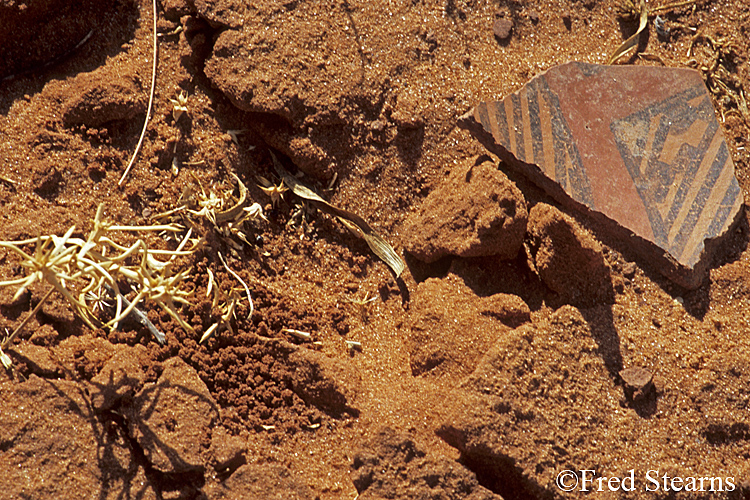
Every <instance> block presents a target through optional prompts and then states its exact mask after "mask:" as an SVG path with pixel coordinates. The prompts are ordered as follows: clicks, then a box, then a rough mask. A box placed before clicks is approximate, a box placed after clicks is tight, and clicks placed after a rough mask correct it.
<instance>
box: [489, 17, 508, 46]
mask: <svg viewBox="0 0 750 500" xmlns="http://www.w3.org/2000/svg"><path fill="white" fill-rule="evenodd" d="M512 31H513V21H512V20H511V19H507V18H504V17H503V18H500V19H498V20H497V21H495V23H494V24H493V25H492V34H493V35H495V38H497V39H498V40H500V41H505V40H507V39H508V38H510V35H511V33H512Z"/></svg>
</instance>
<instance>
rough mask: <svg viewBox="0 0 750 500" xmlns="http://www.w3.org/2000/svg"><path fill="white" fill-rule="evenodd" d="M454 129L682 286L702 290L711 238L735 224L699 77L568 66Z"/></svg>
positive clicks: (735, 207) (728, 161)
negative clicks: (467, 132)
mask: <svg viewBox="0 0 750 500" xmlns="http://www.w3.org/2000/svg"><path fill="white" fill-rule="evenodd" d="M459 124H460V125H461V126H463V127H464V128H466V129H468V130H470V131H471V132H472V133H473V134H474V136H475V137H476V138H477V139H479V140H480V141H481V142H482V143H483V144H484V145H485V146H486V147H487V148H488V149H489V150H491V151H493V152H494V153H496V154H497V155H499V156H500V157H501V158H502V159H503V161H504V162H505V163H506V164H507V165H508V166H509V167H511V168H514V169H516V170H518V171H520V172H522V173H523V174H525V175H526V176H528V177H529V178H530V179H531V180H532V181H534V182H535V183H536V184H538V185H539V186H540V187H542V188H543V189H545V190H546V191H547V192H548V193H549V194H550V195H552V196H553V197H555V198H556V199H557V200H558V201H559V202H561V203H563V204H567V205H568V206H570V207H572V208H575V209H577V210H580V211H581V212H583V213H586V214H588V215H590V216H592V217H594V218H595V219H597V220H599V221H600V222H601V223H602V224H601V226H602V230H604V231H607V232H609V233H611V234H612V235H613V236H614V237H615V238H617V239H619V240H621V241H628V244H629V245H633V246H634V249H635V251H637V252H638V253H639V254H640V255H641V256H642V258H644V259H645V260H647V261H649V262H650V263H653V264H654V265H655V266H657V267H659V268H660V270H661V271H662V272H663V273H664V274H665V275H667V276H668V277H670V278H671V279H673V280H674V281H675V282H677V283H678V284H680V285H682V286H685V287H689V288H696V287H697V286H699V285H700V283H701V282H702V281H703V278H704V277H705V275H706V270H707V267H708V262H709V261H710V254H711V252H712V250H713V249H714V247H715V246H716V243H718V241H717V240H716V239H717V238H720V237H722V236H723V235H726V234H727V233H729V232H730V231H729V229H730V228H731V227H732V226H733V224H734V223H735V222H736V221H737V220H739V218H740V217H739V214H740V211H741V207H742V204H743V198H742V193H741V191H740V187H739V185H738V183H737V179H736V178H735V175H734V165H733V163H732V157H731V154H730V152H729V149H728V147H727V144H726V142H725V141H724V137H723V134H722V130H721V127H720V126H719V124H718V122H717V120H716V115H715V112H714V108H713V105H712V103H711V97H710V95H709V94H708V92H707V90H706V87H705V85H704V83H703V80H702V78H701V75H700V73H698V72H697V71H694V70H691V69H675V68H657V67H645V66H598V65H593V64H584V63H578V62H573V63H567V64H563V65H561V66H556V67H554V68H552V69H550V70H549V71H547V72H546V73H543V74H542V75H540V76H538V77H536V78H534V79H533V80H531V81H530V82H528V83H527V84H526V85H525V86H524V87H523V88H521V90H519V91H518V92H516V93H514V94H511V95H509V96H507V97H506V98H505V99H504V100H502V101H488V102H484V103H481V104H479V105H478V106H476V107H475V108H474V109H472V110H471V111H469V112H468V113H467V114H466V115H464V116H463V117H461V118H460V120H459ZM633 236H634V237H633Z"/></svg>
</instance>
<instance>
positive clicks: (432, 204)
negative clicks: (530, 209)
mask: <svg viewBox="0 0 750 500" xmlns="http://www.w3.org/2000/svg"><path fill="white" fill-rule="evenodd" d="M527 219H528V213H527V211H526V201H525V200H524V197H523V195H522V194H521V191H520V190H519V189H518V188H517V187H516V185H515V184H513V182H512V181H511V180H510V179H508V177H507V176H506V175H505V174H504V173H503V172H501V171H499V170H498V169H497V166H496V165H495V164H493V163H492V162H490V161H484V162H482V163H478V164H475V161H473V160H472V161H468V162H466V163H463V164H461V165H460V166H459V167H458V168H456V169H455V170H454V171H453V172H451V175H450V176H449V177H448V179H447V180H446V181H445V182H444V183H443V184H442V185H441V186H440V187H438V188H437V189H436V190H435V191H433V192H432V193H430V194H429V196H427V198H426V199H425V201H424V202H423V203H422V205H421V206H420V208H419V210H418V211H417V212H416V213H415V214H413V215H412V216H411V217H410V218H409V220H407V222H406V228H405V231H404V235H405V238H404V240H405V244H404V245H405V247H406V250H407V251H408V252H409V253H411V254H412V255H414V256H415V257H417V258H418V259H420V260H423V261H425V262H434V261H436V260H438V259H440V258H442V257H445V256H448V255H456V256H459V257H480V256H488V255H498V256H501V257H503V258H508V259H511V258H513V257H515V256H516V255H517V254H518V251H519V250H520V249H521V246H522V244H523V235H524V233H525V231H526V222H527Z"/></svg>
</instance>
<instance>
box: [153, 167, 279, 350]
mask: <svg viewBox="0 0 750 500" xmlns="http://www.w3.org/2000/svg"><path fill="white" fill-rule="evenodd" d="M232 175H233V176H234V178H235V180H236V181H237V185H238V188H239V198H235V197H234V196H233V194H232V191H225V192H223V193H217V192H216V191H214V190H208V191H206V189H204V187H203V185H202V184H201V183H200V181H199V180H198V179H197V178H194V179H195V182H196V184H197V187H198V189H192V188H191V189H188V190H187V191H186V192H185V193H183V195H182V197H181V206H180V207H178V208H176V209H174V210H170V211H168V212H164V213H162V214H158V215H156V216H155V218H156V219H157V220H163V221H169V222H170V223H172V224H174V223H179V224H180V225H183V226H185V227H188V228H191V229H195V230H196V231H201V230H205V223H206V222H207V223H208V225H209V226H210V227H211V229H212V230H213V231H214V233H215V234H216V235H218V236H219V237H220V238H221V239H222V240H223V241H224V243H225V244H226V245H227V246H228V247H229V248H230V249H231V250H234V251H239V250H240V249H241V242H244V243H246V244H248V245H250V244H251V243H250V241H249V239H248V234H249V233H250V232H251V231H252V230H253V227H252V226H251V223H252V222H253V221H255V220H258V219H260V220H266V218H265V216H264V214H263V208H262V207H261V206H260V204H258V203H251V202H250V200H249V199H248V191H247V188H246V187H245V185H244V184H243V183H242V181H241V180H240V179H239V177H237V176H236V175H234V174H232ZM217 256H218V259H219V261H220V262H221V264H222V266H223V267H224V269H226V271H227V272H228V273H229V274H231V275H232V277H234V279H236V280H237V281H238V282H239V283H240V284H241V285H242V289H244V291H245V296H246V297H247V301H248V304H249V306H250V311H249V313H248V316H250V315H251V314H252V313H253V301H252V297H251V294H250V289H249V287H248V286H247V284H246V283H245V282H244V281H243V280H242V278H241V277H240V276H239V274H237V273H236V272H235V271H233V270H232V269H231V268H230V267H229V265H228V264H227V262H226V260H225V259H224V257H223V256H222V255H221V253H220V252H217ZM208 274H209V282H208V287H207V290H206V296H207V297H211V299H212V308H214V309H216V308H218V309H219V311H221V315H220V317H219V319H218V320H217V321H216V323H214V324H213V325H211V326H210V327H209V328H208V329H207V330H206V331H205V332H204V333H203V336H202V337H201V339H200V342H204V341H205V340H206V339H208V338H209V337H211V336H212V335H213V334H215V333H216V332H218V331H220V330H222V329H224V328H226V329H228V330H229V332H230V333H232V334H233V333H234V329H233V328H232V325H231V320H232V319H234V317H235V312H236V309H237V306H238V304H239V301H240V299H241V290H240V289H238V288H232V289H231V290H230V291H229V292H224V291H223V290H221V288H220V287H219V285H218V284H217V283H216V280H215V278H214V273H213V271H211V269H208Z"/></svg>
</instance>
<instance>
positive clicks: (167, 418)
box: [129, 358, 219, 473]
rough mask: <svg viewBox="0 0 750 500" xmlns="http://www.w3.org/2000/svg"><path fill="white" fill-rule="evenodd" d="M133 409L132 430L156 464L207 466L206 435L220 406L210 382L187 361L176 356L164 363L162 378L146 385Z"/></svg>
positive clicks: (175, 469)
mask: <svg viewBox="0 0 750 500" xmlns="http://www.w3.org/2000/svg"><path fill="white" fill-rule="evenodd" d="M129 413H130V414H131V415H129V417H130V418H129V422H130V427H131V428H130V432H131V435H132V436H134V437H135V438H136V439H137V440H138V444H139V445H140V446H141V447H142V448H143V452H144V454H145V456H146V458H147V459H148V461H149V462H151V464H152V465H153V466H154V468H155V469H157V470H159V471H161V472H170V473H183V472H191V471H201V470H204V468H205V462H204V458H203V457H204V456H207V451H206V450H204V449H203V446H204V444H206V443H203V436H205V435H207V434H209V431H210V429H211V426H212V424H213V423H214V422H215V421H216V420H217V419H218V416H219V412H218V406H217V405H216V402H215V401H214V400H213V398H212V397H211V394H210V393H209V392H208V388H207V387H206V384H204V383H203V381H202V380H201V379H200V377H198V374H197V373H196V371H195V370H194V369H193V368H191V367H190V366H188V365H187V364H186V363H185V362H184V361H182V360H181V359H179V358H172V359H170V360H169V361H167V362H166V363H164V372H163V373H162V374H161V376H160V377H159V380H157V382H156V383H155V384H154V383H152V384H146V385H144V387H143V389H142V390H141V391H140V392H139V393H138V394H137V395H136V397H135V400H134V401H133V405H132V407H130V408H129ZM206 446H208V445H207V444H206Z"/></svg>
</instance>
